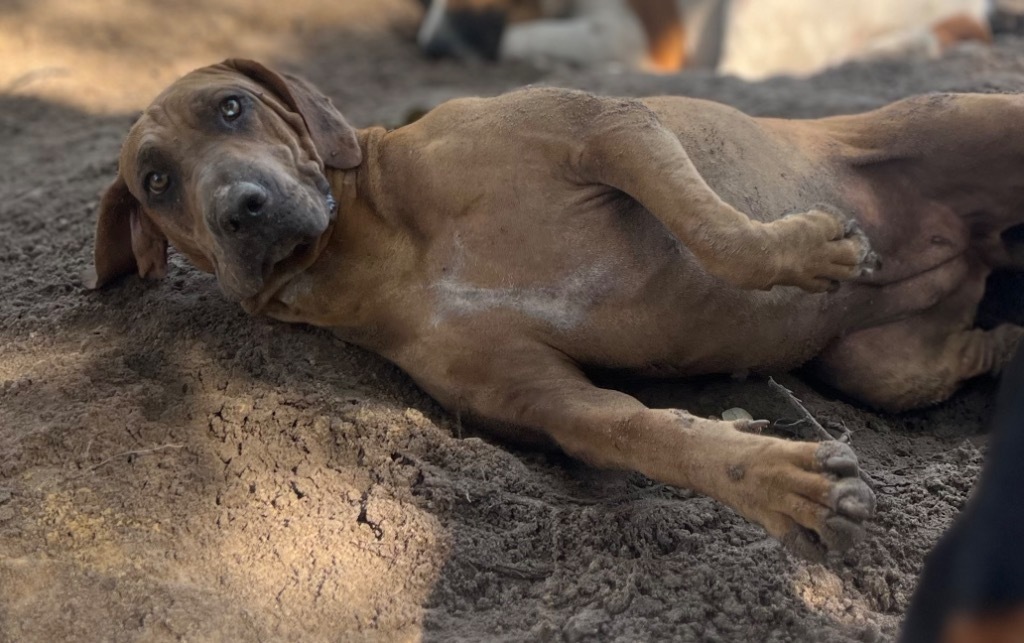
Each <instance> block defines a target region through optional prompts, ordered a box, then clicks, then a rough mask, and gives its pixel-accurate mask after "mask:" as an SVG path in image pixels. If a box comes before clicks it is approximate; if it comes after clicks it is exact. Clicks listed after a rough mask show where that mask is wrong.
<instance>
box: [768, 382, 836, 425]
mask: <svg viewBox="0 0 1024 643" xmlns="http://www.w3.org/2000/svg"><path fill="white" fill-rule="evenodd" d="M768 386H769V387H771V389H772V390H773V391H776V392H778V393H780V394H781V395H782V396H783V397H784V398H786V400H787V401H788V402H789V403H790V405H792V406H793V408H795V409H796V410H797V411H799V412H800V415H802V416H803V419H804V421H806V422H807V423H808V424H810V425H811V427H812V428H813V429H814V431H815V432H816V433H817V434H818V436H819V437H820V438H821V439H822V440H835V439H836V437H835V436H834V435H832V434H831V433H829V432H828V431H827V430H826V429H825V427H823V426H821V424H820V423H819V422H818V421H817V420H816V419H814V416H813V415H811V412H810V411H808V410H807V407H805V406H804V405H803V402H801V401H800V400H799V399H798V398H797V396H795V395H793V391H791V390H789V389H788V388H786V387H785V386H783V385H782V384H779V383H778V382H776V381H775V378H774V377H769V378H768Z"/></svg>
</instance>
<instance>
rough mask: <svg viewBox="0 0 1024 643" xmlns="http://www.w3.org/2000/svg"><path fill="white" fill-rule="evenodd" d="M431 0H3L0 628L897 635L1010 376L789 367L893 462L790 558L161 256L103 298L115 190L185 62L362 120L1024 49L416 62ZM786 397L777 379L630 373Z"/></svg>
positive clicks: (957, 69) (906, 75)
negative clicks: (813, 65) (127, 158)
mask: <svg viewBox="0 0 1024 643" xmlns="http://www.w3.org/2000/svg"><path fill="white" fill-rule="evenodd" d="M417 12H418V9H417V8H416V3H414V2H412V1H411V0H335V1H334V2H330V3H323V2H319V1H317V0H288V1H287V2H281V1H280V0H277V1H274V0H260V1H258V2H255V1H248V0H221V2H218V3H206V2H200V1H199V0H164V1H163V2H155V1H145V2H143V1H139V0H131V1H129V0H77V1H72V0H67V1H65V2H58V1H57V0H31V1H30V0H21V1H17V0H6V1H4V2H0V151H2V153H0V641H10V642H15V641H18V642H21V641H58V640H82V641H101V640H103V641H134V640H146V641H162V640H188V641H204V640H209V641H221V640H223V641H277V640H315V641H320V640H322V641H329V640H336V641H341V640H364V639H365V640H409V639H416V638H423V639H428V640H474V641H475V640H482V639H487V640H561V639H565V640H568V641H576V640H586V639H600V640H620V641H634V640H655V639H667V638H673V639H675V640H692V641H815V642H816V641H884V640H891V639H892V638H893V636H894V635H895V633H896V631H897V627H898V623H899V619H900V615H901V614H902V613H903V611H904V609H905V608H906V606H907V601H908V598H909V596H910V594H911V592H912V591H913V588H914V583H915V577H916V575H917V573H918V571H919V569H920V567H921V562H922V557H923V556H924V554H925V552H926V551H927V550H928V548H929V547H930V546H931V544H932V543H933V542H934V541H935V539H936V537H937V536H938V535H939V534H940V533H941V531H942V530H943V529H944V528H945V527H946V526H947V525H948V524H949V522H950V520H951V518H952V517H953V516H954V515H955V513H956V512H957V511H958V509H959V508H960V507H961V506H962V504H963V502H964V500H965V499H966V497H967V495H968V493H969V491H970V487H971V484H972V482H973V481H974V479H975V476H976V475H977V473H978V470H979V465H980V462H981V457H982V456H981V452H980V451H979V448H983V442H984V437H983V436H982V435H981V433H982V432H983V430H984V418H985V416H986V413H987V411H988V409H989V405H990V401H991V392H992V391H991V389H992V387H991V383H990V382H978V383H975V384H973V385H971V386H969V387H968V388H967V390H965V391H964V392H963V393H962V394H960V395H958V396H957V397H956V398H955V399H953V400H952V401H950V402H948V403H946V404H944V405H942V406H941V407H938V408H935V409H931V410H928V411H925V412H920V413H914V414H908V415H902V416H898V417H896V416H882V415H878V414H874V413H870V412H867V411H865V410H864V409H862V408H859V407H857V406H855V405H851V404H849V403H846V402H844V401H842V400H839V399H836V398H835V396H834V395H832V394H831V393H829V392H828V391H825V390H820V389H813V388H811V387H810V386H809V385H808V384H807V383H805V382H803V381H801V380H799V379H797V378H795V377H792V376H791V377H790V378H789V379H787V380H786V381H787V382H788V383H789V384H790V385H791V386H792V387H793V388H795V389H796V390H797V391H798V393H799V394H800V395H801V396H802V397H803V398H804V399H805V401H806V403H807V406H808V407H809V409H810V410H811V411H812V412H813V413H814V414H816V415H817V416H818V417H819V418H820V419H821V420H822V421H823V422H824V423H825V424H826V425H832V426H834V427H839V426H842V425H844V426H845V427H846V428H848V429H849V430H851V431H853V443H854V445H855V447H856V448H857V450H858V451H859V453H860V455H861V456H862V458H863V462H864V465H865V467H866V469H867V470H868V471H869V472H870V473H871V475H872V476H874V477H875V478H876V479H877V480H878V481H879V488H878V494H879V514H878V519H877V521H876V522H875V523H874V524H873V526H872V528H871V533H870V539H869V540H868V541H867V542H866V543H864V544H863V545H861V546H859V547H857V548H856V549H854V550H853V551H851V552H849V553H847V554H845V555H843V556H841V557H837V558H835V559H834V560H830V561H829V562H828V564H827V565H814V564H807V563H804V562H801V561H798V560H795V559H793V558H791V557H790V556H789V555H787V554H786V553H785V552H784V551H783V550H782V549H781V548H780V546H779V545H778V544H777V543H776V542H774V541H773V540H771V539H769V538H767V537H766V536H765V534H764V533H763V532H762V531H761V530H760V529H759V528H757V527H754V526H752V525H750V524H748V523H746V522H744V521H743V520H742V519H740V518H739V517H737V516H736V515H735V514H734V513H733V512H732V511H730V510H728V509H725V508H723V507H722V506H720V505H718V504H716V503H714V502H712V501H710V500H708V499H706V498H703V497H700V496H698V495H695V494H692V493H689V492H685V491H679V490H675V489H670V488H666V487H664V486H661V485H656V484H652V483H651V482H650V481H649V480H646V479H643V478H641V477H639V476H636V475H625V474H619V473H609V472H600V471H595V470H592V469H590V468H588V467H585V466H582V465H580V464H578V463H575V462H573V461H571V460H569V459H567V458H564V457H561V456H559V455H555V454H543V453H535V452H529V451H518V450H514V449H511V448H509V447H507V446H503V445H499V444H494V443H492V442H489V441H487V440H486V439H481V438H480V437H479V436H477V435H475V434H474V433H473V427H472V426H463V425H462V424H461V423H460V421H459V420H458V418H454V417H451V416H449V415H447V414H446V413H444V412H442V411H441V410H440V409H439V408H438V407H437V406H436V405H435V404H434V403H432V402H431V400H429V399H428V398H427V397H426V396H425V395H424V394H423V393H421V392H420V391H418V390H417V389H416V388H415V387H414V386H413V385H412V384H411V383H410V381H409V380H408V379H407V378H406V377H404V376H403V375H402V374H401V373H400V372H399V371H398V370H396V369H395V368H394V367H392V366H390V365H388V364H386V363H385V362H383V361H382V360H380V359H378V358H376V357H375V356H373V355H370V354H368V353H366V352H363V351H361V350H358V349H355V348H353V347H350V346H346V345H344V344H343V343H341V342H339V341H337V340H335V339H333V338H332V337H331V336H330V335H329V334H328V333H326V332H322V331H318V330H313V329H310V328H304V327H300V326H285V325H282V324H279V323H274V322H270V321H267V320H263V319H256V318H251V317H248V316H246V315H245V314H244V313H243V312H242V311H241V310H240V309H239V308H237V307H236V306H234V305H231V304H228V303H227V302H225V301H224V300H223V299H222V298H221V296H220V295H219V293H218V290H217V287H216V285H215V283H214V281H213V279H212V278H211V277H209V276H207V275H203V274H200V273H198V272H196V271H195V270H192V269H191V268H189V267H187V266H186V265H185V264H184V263H183V262H182V261H181V260H180V258H179V257H173V258H172V266H171V271H170V275H169V277H168V278H167V279H166V280H164V281H163V282H161V283H152V284H148V283H147V284H144V283H142V282H140V281H139V280H137V279H134V278H133V279H127V280H125V281H124V282H123V283H122V284H121V285H120V286H119V287H116V288H112V289H110V290H107V291H104V292H101V293H92V292H86V291H84V290H83V289H82V287H81V286H80V282H79V279H78V274H79V272H80V271H81V270H82V269H83V268H84V267H85V266H86V265H87V264H88V263H89V261H90V253H91V244H92V226H93V221H94V214H95V208H96V205H97V200H98V194H99V193H100V191H101V190H102V189H103V187H104V186H105V185H106V184H107V183H108V182H109V181H110V180H111V179H112V178H113V176H114V173H115V157H116V154H117V150H118V147H119V144H120V141H121V137H122V136H123V134H124V132H125V131H126V129H127V128H128V126H129V124H130V123H131V122H132V119H133V118H134V116H135V114H136V113H137V110H138V109H140V108H141V107H143V106H144V105H145V104H146V103H147V102H148V100H149V99H150V98H152V96H153V95H154V94H155V93H156V92H157V91H158V90H159V89H160V88H161V87H162V86H164V85H165V84H166V83H167V82H169V81H170V80H172V79H173V78H174V77H176V76H177V75H179V74H181V73H183V72H185V71H188V70H189V69H191V68H192V67H195V66H198V65H201V64H205V63H208V62H213V61H216V60H218V59H220V58H222V57H225V56H227V55H250V56H256V57H259V58H261V59H263V60H265V61H268V62H271V63H273V64H275V65H278V66H281V67H285V68H289V69H292V70H297V71H299V72H301V73H303V74H305V75H306V76H308V77H309V78H311V79H312V80H314V81H315V82H317V83H318V84H319V85H320V86H321V87H322V88H324V89H325V90H326V91H327V92H328V93H329V94H330V95H332V96H333V97H334V99H335V101H336V103H337V104H338V105H340V106H341V107H342V109H343V110H344V111H345V112H346V113H347V114H348V115H349V117H350V119H351V120H352V121H353V122H354V123H356V124H358V125H369V124H375V123H384V124H395V123H398V122H400V121H401V119H402V118H403V116H404V115H405V114H406V113H407V112H408V111H409V110H411V109H414V108H418V107H426V106H430V105H432V104H434V103H436V102H438V101H440V100H442V99H444V98H447V97H450V96H456V95H463V94H494V93H497V92H500V91H503V90H505V89H507V88H511V87H514V86H517V85H521V84H524V83H530V82H543V83H553V84H564V85H572V86H576V87H581V88H587V89H591V90H595V91H600V92H606V93H618V94H648V93H679V94H688V95H693V96H702V97H710V98H714V99H717V100H721V101H725V102H728V103H731V104H733V105H736V106H738V107H740V108H742V109H745V110H748V111H750V112H753V113H756V114H772V115H782V116H811V115H823V114H832V113H840V112H852V111H857V110H863V109H866V108H870V107H874V106H877V105H881V104H883V103H884V102H886V101H889V100H891V99H895V98H898V97H901V96H905V95H908V94H912V93H916V92H922V91H929V90H980V91H1006V90H1021V89H1024V41H1019V40H1016V39H1013V38H1010V37H1007V38H1003V39H1002V40H1001V41H1000V42H999V44H998V45H997V46H996V47H995V48H993V49H991V50H982V49H977V48H967V49H963V50H960V51H958V52H956V53H955V54H954V55H952V56H951V57H950V58H948V59H947V60H945V61H942V62H936V63H929V64H916V65H911V64H901V63H891V64H885V65H873V66H848V67H844V68H841V69H839V70H835V71H832V72H830V73H827V74H824V75H822V76H819V77H816V78H813V79H811V80H807V81H796V80H773V81H767V82H764V83H759V84H744V83H741V82H739V81H736V80H731V79H721V78H712V77H709V76H699V75H698V76H679V77H660V78H659V77H643V76H637V75H627V74H621V73H616V72H615V71H614V70H594V71H586V72H580V71H574V70H553V71H552V70H548V71H540V70H535V69H531V68H525V67H518V68H508V67H506V68H498V67H493V66H485V65H476V64H462V65H460V64H456V63H436V62H428V61H424V60H421V59H420V58H419V57H418V55H417V52H416V51H415V49H414V48H413V47H412V45H411V44H410V43H409V37H410V35H411V34H412V32H413V28H414V22H415V20H416V18H417ZM633 387H634V388H636V389H638V390H639V391H640V394H641V395H642V396H643V397H644V398H645V399H647V400H648V401H650V402H651V403H654V404H670V405H671V404H674V405H685V406H686V407H688V408H690V409H691V410H695V411H700V412H704V413H719V412H721V410H722V409H725V408H728V407H732V406H743V407H745V408H747V409H749V410H750V411H752V412H753V413H754V415H756V416H763V417H768V418H770V419H773V420H777V419H786V418H792V417H794V413H793V411H792V409H790V408H788V407H786V406H785V404H784V403H783V402H782V401H781V400H779V399H778V398H777V397H775V396H773V395H772V394H771V393H770V392H769V391H768V390H767V388H766V386H765V382H764V380H763V379H761V378H756V377H755V378H751V379H750V380H748V381H747V382H744V383H739V382H732V381H729V380H717V379H711V380H707V381H702V382H696V383H693V382H689V383H679V382H666V383H659V384H656V385H644V384H633Z"/></svg>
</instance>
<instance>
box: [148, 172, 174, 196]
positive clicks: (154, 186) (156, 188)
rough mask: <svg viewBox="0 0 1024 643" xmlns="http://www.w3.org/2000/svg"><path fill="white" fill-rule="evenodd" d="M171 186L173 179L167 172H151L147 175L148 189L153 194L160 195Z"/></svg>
mask: <svg viewBox="0 0 1024 643" xmlns="http://www.w3.org/2000/svg"><path fill="white" fill-rule="evenodd" d="M170 184H171V177H169V176H167V174H166V173H165V172H150V173H149V174H147V175H146V189H147V190H149V192H150V193H151V194H160V193H162V192H163V191H164V190H166V189H167V186H168V185H170Z"/></svg>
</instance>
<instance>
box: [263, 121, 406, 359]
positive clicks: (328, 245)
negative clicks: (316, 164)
mask: <svg viewBox="0 0 1024 643" xmlns="http://www.w3.org/2000/svg"><path fill="white" fill-rule="evenodd" d="M357 134H358V138H359V145H360V147H361V148H362V152H363V161H362V163H361V164H360V165H359V166H358V167H356V168H353V169H350V170H337V169H328V172H327V178H328V181H329V183H330V187H331V193H332V194H333V195H334V197H335V199H336V201H337V211H336V215H335V220H334V221H333V222H332V224H331V226H330V227H329V228H328V229H327V231H326V232H325V233H324V234H323V235H322V236H321V237H320V239H319V240H318V241H317V243H316V247H315V248H314V250H313V252H311V253H310V254H309V255H308V256H306V257H305V258H304V260H303V261H302V262H299V263H297V264H295V265H292V266H286V267H285V268H284V269H283V270H282V271H281V272H279V273H278V274H275V275H274V276H273V277H272V278H271V279H270V280H268V284H267V287H266V288H264V289H263V291H262V292H261V293H260V294H259V295H258V296H257V297H254V298H252V299H251V300H248V301H247V302H243V307H245V309H246V310H247V311H248V312H250V313H254V314H264V315H267V316H269V317H273V318H275V319H279V320H281V321H287V322H301V323H307V324H313V325H315V326H322V327H328V328H331V329H334V330H335V331H336V332H337V333H338V334H339V335H340V336H341V337H342V338H343V339H346V340H347V341H351V342H353V343H356V344H360V345H363V346H366V347H367V348H371V349H375V350H380V348H381V345H382V344H387V345H389V346H391V345H394V344H395V343H396V342H399V343H400V341H401V340H400V338H398V337H395V335H396V334H401V333H402V331H401V326H402V324H401V323H397V324H396V323H394V322H395V320H394V319H393V318H391V317H389V318H388V319H387V320H384V319H379V318H378V317H380V311H382V310H392V309H393V308H394V307H393V306H387V305H383V304H382V303H381V301H379V300H380V299H381V298H383V297H388V296H390V295H393V294H394V293H395V292H396V291H399V290H401V289H399V288H397V287H394V286H397V284H395V283H393V282H395V281H396V280H397V279H401V278H402V277H401V275H403V274H408V272H407V270H406V269H405V265H406V264H407V263H409V262H410V261H412V260H413V254H414V253H413V252H412V250H413V247H412V246H413V244H412V241H411V239H409V238H408V235H407V234H405V232H406V230H405V227H404V226H403V225H402V224H401V222H399V221H397V220H395V219H394V218H392V217H391V216H390V215H391V212H390V209H389V208H388V207H387V202H386V201H387V199H386V194H387V190H386V187H385V185H384V179H383V176H382V173H381V171H380V165H379V163H378V156H379V152H380V142H381V139H382V138H383V137H384V135H385V134H386V130H384V129H383V128H370V129H365V130H360V131H359V132H358V133H357Z"/></svg>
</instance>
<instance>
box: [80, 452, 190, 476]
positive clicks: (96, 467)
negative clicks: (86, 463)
mask: <svg viewBox="0 0 1024 643" xmlns="http://www.w3.org/2000/svg"><path fill="white" fill-rule="evenodd" d="M184 448H185V445H184V444H161V445H160V446H158V447H150V448H148V449H135V450H132V451H122V452H121V453H116V454H114V455H112V456H110V457H109V458H107V459H106V460H103V461H102V462H98V463H96V464H94V465H92V466H91V467H89V468H88V469H83V470H81V471H79V472H78V473H76V474H75V475H73V476H68V477H67V478H66V480H74V479H75V478H81V477H82V476H84V475H85V474H87V473H92V472H93V471H95V470H96V469H99V468H100V467H102V466H104V465H106V464H110V463H111V462H113V461H114V460H117V459H118V458H124V457H128V456H132V455H146V454H147V453H156V452H157V451H166V450H167V449H184Z"/></svg>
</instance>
